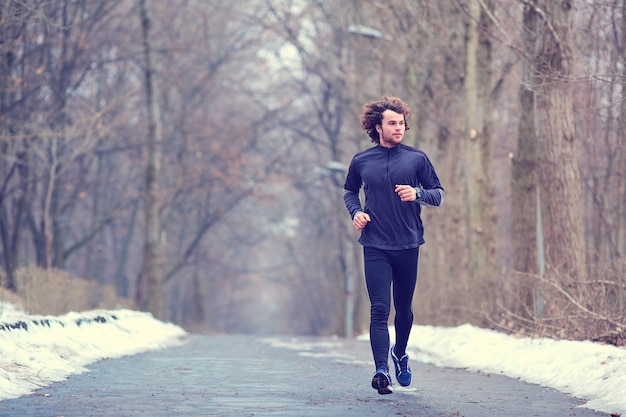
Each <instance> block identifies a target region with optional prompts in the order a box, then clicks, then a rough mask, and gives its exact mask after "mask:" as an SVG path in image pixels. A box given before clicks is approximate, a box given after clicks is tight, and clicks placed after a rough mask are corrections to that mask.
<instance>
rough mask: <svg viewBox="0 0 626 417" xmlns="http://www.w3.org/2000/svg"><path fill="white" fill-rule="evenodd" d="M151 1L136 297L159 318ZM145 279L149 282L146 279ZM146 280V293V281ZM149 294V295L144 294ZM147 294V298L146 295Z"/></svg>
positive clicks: (157, 126) (146, 9)
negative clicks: (142, 221) (140, 261)
mask: <svg viewBox="0 0 626 417" xmlns="http://www.w3.org/2000/svg"><path fill="white" fill-rule="evenodd" d="M151 7H152V5H151V3H150V0H140V1H139V8H140V13H141V29H142V30H141V33H142V39H143V52H144V59H145V67H144V71H145V82H144V85H145V91H146V108H147V114H148V132H147V135H146V142H147V153H148V155H147V165H146V188H145V222H146V224H145V229H144V233H145V242H144V251H143V266H142V268H141V273H140V276H139V280H138V281H137V282H138V284H137V292H136V294H135V298H136V300H137V302H138V304H139V305H140V306H141V307H143V308H147V309H148V311H150V312H151V313H152V314H153V315H154V316H155V317H162V315H163V282H162V276H161V261H162V260H161V257H160V246H161V223H160V217H159V216H160V215H159V211H160V199H159V189H160V181H161V158H162V156H161V155H162V150H161V146H162V141H163V132H162V129H161V114H160V107H159V99H158V83H157V80H156V61H155V57H154V49H155V46H154V45H153V42H154V40H153V36H154V35H153V32H152V30H153V25H154V22H153V20H152V16H151ZM144 280H145V281H144ZM144 282H145V285H146V287H145V288H146V289H145V293H144V290H143V284H144ZM144 294H145V296H144ZM144 297H145V298H144Z"/></svg>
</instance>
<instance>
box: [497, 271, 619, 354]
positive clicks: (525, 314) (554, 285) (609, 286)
mask: <svg viewBox="0 0 626 417" xmlns="http://www.w3.org/2000/svg"><path fill="white" fill-rule="evenodd" d="M597 276H600V275H597ZM601 276H602V278H598V279H586V280H580V281H578V282H572V281H570V280H566V279H564V277H562V276H559V274H558V273H554V272H553V273H549V274H546V275H544V276H543V277H539V276H536V275H529V274H519V273H518V274H515V281H514V283H513V285H512V286H511V289H510V293H511V294H509V300H510V301H509V303H508V305H507V306H502V305H501V306H500V307H501V311H502V314H501V318H500V319H499V320H492V322H494V323H495V324H496V325H497V326H498V327H500V328H502V329H505V330H507V331H509V332H511V333H517V334H524V335H531V336H546V337H552V338H559V339H569V340H593V341H600V342H604V343H610V344H613V345H618V346H624V345H626V282H625V280H626V278H625V277H626V260H623V261H620V264H619V265H618V267H617V268H613V269H612V270H611V271H610V272H606V271H604V273H603V274H602V275H601ZM529 289H531V290H530V292H529Z"/></svg>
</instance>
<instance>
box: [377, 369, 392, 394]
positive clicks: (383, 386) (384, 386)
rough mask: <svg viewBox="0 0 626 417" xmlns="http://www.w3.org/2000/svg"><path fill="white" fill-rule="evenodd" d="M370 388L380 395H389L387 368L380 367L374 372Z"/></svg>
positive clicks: (389, 377)
mask: <svg viewBox="0 0 626 417" xmlns="http://www.w3.org/2000/svg"><path fill="white" fill-rule="evenodd" d="M372 388H374V389H375V390H376V391H378V393H379V394H380V395H385V394H391V393H392V392H393V391H391V375H389V368H387V367H381V368H378V369H377V370H376V373H375V374H374V378H372Z"/></svg>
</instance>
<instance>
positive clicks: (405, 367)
mask: <svg viewBox="0 0 626 417" xmlns="http://www.w3.org/2000/svg"><path fill="white" fill-rule="evenodd" d="M395 347H396V345H393V346H392V347H391V349H389V352H390V353H391V359H393V364H394V366H395V368H396V379H397V380H398V383H399V384H400V385H402V386H403V387H408V386H409V385H411V367H410V366H409V355H407V354H406V353H405V354H404V355H403V356H402V357H401V358H400V359H398V357H397V356H396V353H395V352H394V351H393V349H394V348H395Z"/></svg>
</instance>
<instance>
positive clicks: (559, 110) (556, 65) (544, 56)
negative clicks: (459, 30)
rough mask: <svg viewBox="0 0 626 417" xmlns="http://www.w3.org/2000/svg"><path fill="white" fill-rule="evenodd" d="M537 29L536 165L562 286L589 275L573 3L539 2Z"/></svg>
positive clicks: (551, 264) (550, 257) (551, 254)
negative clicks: (576, 129) (576, 138)
mask: <svg viewBox="0 0 626 417" xmlns="http://www.w3.org/2000/svg"><path fill="white" fill-rule="evenodd" d="M533 7H535V10H536V11H537V12H538V13H539V14H540V16H541V17H542V19H544V21H543V22H542V24H541V25H538V27H537V47H538V51H537V52H538V54H537V61H536V65H535V68H534V77H533V88H534V90H535V98H536V105H537V107H536V116H537V128H538V129H537V133H538V136H537V139H538V141H537V160H538V163H539V165H538V168H539V177H538V180H539V186H540V196H541V218H542V225H543V235H544V242H545V255H546V268H547V272H550V273H554V274H555V277H558V279H559V280H560V281H561V282H562V284H567V283H572V282H576V281H578V280H580V279H581V278H583V277H584V276H585V275H586V271H585V264H586V262H585V245H584V230H583V211H582V188H581V180H580V172H579V167H578V160H577V158H576V153H575V146H574V122H573V105H572V86H571V80H570V78H569V77H570V74H571V72H572V52H571V27H572V12H571V7H572V6H571V1H570V0H559V1H558V2H556V1H555V2H552V1H535V2H533Z"/></svg>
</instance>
